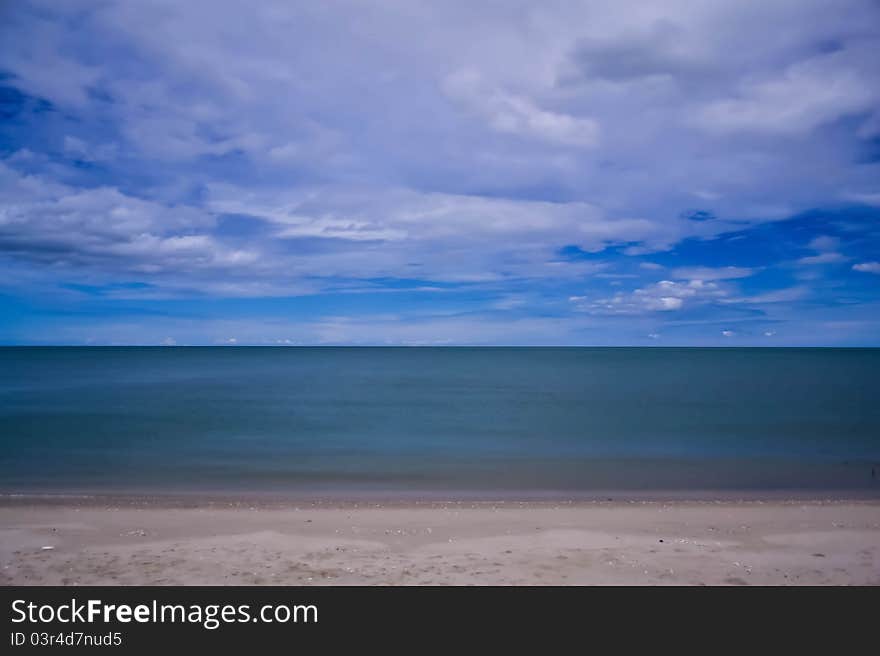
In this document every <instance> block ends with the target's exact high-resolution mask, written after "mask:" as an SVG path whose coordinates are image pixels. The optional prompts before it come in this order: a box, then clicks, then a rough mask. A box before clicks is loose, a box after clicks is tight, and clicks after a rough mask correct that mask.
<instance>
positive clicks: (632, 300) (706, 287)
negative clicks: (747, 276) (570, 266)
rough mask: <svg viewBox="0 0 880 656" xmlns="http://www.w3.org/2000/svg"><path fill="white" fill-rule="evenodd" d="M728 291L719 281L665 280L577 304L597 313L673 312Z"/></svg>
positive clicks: (581, 307)
mask: <svg viewBox="0 0 880 656" xmlns="http://www.w3.org/2000/svg"><path fill="white" fill-rule="evenodd" d="M727 294H728V291H727V290H726V289H724V288H722V287H721V286H720V285H719V284H718V283H715V282H705V281H703V280H690V281H688V282H676V281H673V280H661V281H660V282H658V283H655V284H653V285H648V286H646V287H641V288H639V289H636V290H634V291H632V292H620V293H617V294H615V295H614V296H611V297H609V298H602V299H598V300H596V301H592V302H590V301H587V300H584V301H579V302H578V303H577V308H578V309H580V310H583V311H586V312H590V313H593V314H643V313H645V312H673V311H676V310H680V309H682V308H683V307H684V306H685V303H703V302H711V301H713V300H718V299H723V298H724V297H725V296H727Z"/></svg>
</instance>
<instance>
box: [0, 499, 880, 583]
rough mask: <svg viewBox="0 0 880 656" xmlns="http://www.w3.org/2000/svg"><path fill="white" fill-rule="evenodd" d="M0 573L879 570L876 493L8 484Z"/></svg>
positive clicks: (865, 579)
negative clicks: (480, 492) (306, 497)
mask: <svg viewBox="0 0 880 656" xmlns="http://www.w3.org/2000/svg"><path fill="white" fill-rule="evenodd" d="M196 501H198V502H196ZM0 584H5V585H70V586H73V585H621V584H622V585H756V584H757V585H880V500H865V499H863V500H842V499H821V500H804V499H787V500H779V499H777V500H758V499H753V500H750V501H743V500H734V499H727V500H721V499H715V500H703V501H697V500H679V501H669V500H667V501H659V500H654V501H648V500H612V501H607V500H605V501H601V500H594V501H573V500H571V501H566V500H552V501H551V500H545V501H531V502H529V501H511V500H507V501H485V500H484V501H475V500H470V501H463V500H458V501H453V500H445V501H437V500H433V501H421V502H417V501H405V502H404V501H401V500H397V501H394V502H388V503H382V502H378V501H371V502H370V501H364V500H358V501H353V500H349V501H348V502H340V501H338V500H337V501H327V500H324V501H319V500H313V501H291V500H286V501H284V502H273V503H269V502H265V500H264V502H263V503H257V502H254V501H253V500H251V501H247V500H243V499H238V500H230V499H226V500H222V501H221V500H220V499H217V498H214V499H213V500H211V501H208V500H206V499H204V498H202V499H200V500H194V499H193V498H192V497H190V498H188V499H181V498H179V497H178V498H177V499H176V500H174V501H171V500H170V499H169V497H161V498H160V497H149V498H148V497H133V496H128V497H108V496H92V497H85V498H83V497H77V498H70V497H68V498H57V497H33V496H32V497H28V498H24V497H15V498H9V497H5V498H4V497H0Z"/></svg>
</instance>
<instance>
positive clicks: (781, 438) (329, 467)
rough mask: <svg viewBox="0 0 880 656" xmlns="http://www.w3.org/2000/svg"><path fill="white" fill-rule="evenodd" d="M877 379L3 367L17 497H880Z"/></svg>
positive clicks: (742, 364) (271, 351)
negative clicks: (839, 493)
mask: <svg viewBox="0 0 880 656" xmlns="http://www.w3.org/2000/svg"><path fill="white" fill-rule="evenodd" d="M878 374H880V349H662V348H595V349H593V348H256V347H243V348H228V347H218V348H136V347H132V348H0V491H2V492H5V493H10V492H94V491H106V492H154V493H160V492H161V493H177V492H201V493H231V494H238V493H244V492H251V493H269V494H282V495H284V494H291V495H298V494H307V495H308V494H315V495H343V496H345V495H362V494H367V495H369V494H374V495H384V494H389V495H412V496H422V495H432V494H436V495H441V496H469V495H474V496H484V497H493V496H499V497H500V496H521V497H531V496H542V495H546V496H561V497H578V496H591V495H598V494H603V495H604V494H606V493H608V492H614V493H616V494H626V493H631V494H635V493H639V492H651V491H655V492H656V491H659V492H663V491H666V492H670V493H671V492H676V493H687V492H689V491H702V490H717V491H724V490H727V491H738V492H746V491H774V490H775V491H783V490H784V491H803V492H805V493H810V494H812V493H814V492H820V491H842V492H845V493H847V494H868V495H880V480H878V478H877V477H880V382H878V380H880V378H878ZM872 468H874V470H875V471H874V477H872Z"/></svg>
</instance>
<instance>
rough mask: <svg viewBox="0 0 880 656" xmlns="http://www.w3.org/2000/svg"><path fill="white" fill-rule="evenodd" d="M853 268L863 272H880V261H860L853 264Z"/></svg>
mask: <svg viewBox="0 0 880 656" xmlns="http://www.w3.org/2000/svg"><path fill="white" fill-rule="evenodd" d="M853 270H854V271H861V272H863V273H880V262H859V263H858V264H854V265H853Z"/></svg>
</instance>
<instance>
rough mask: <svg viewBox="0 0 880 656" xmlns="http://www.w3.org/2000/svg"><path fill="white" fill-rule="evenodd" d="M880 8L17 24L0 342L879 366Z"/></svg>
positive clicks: (11, 18) (3, 40)
mask: <svg viewBox="0 0 880 656" xmlns="http://www.w3.org/2000/svg"><path fill="white" fill-rule="evenodd" d="M878 62H880V5H878V4H877V3H876V2H873V1H871V0H833V1H831V0H824V1H819V0H797V1H795V0H767V1H764V2H741V1H730V2H722V1H719V0H712V1H704V2H700V1H697V2H683V1H682V2H679V1H675V0H671V1H668V2H662V3H659V2H620V1H609V0H601V1H595V2H582V3H573V2H552V1H549V2H540V3H537V2H516V1H511V2H458V1H450V2H436V1H435V2H417V1H409V2H402V1H401V2H386V1H376V2H368V3H367V2H345V1H339V2H327V3H315V2H308V3H307V2H289V1H283V2H269V1H259V2H250V3H242V2H226V1H220V0H214V1H212V2H199V1H188V2H179V1H173V2H172V1H153V2H149V3H147V2H117V3H111V2H104V1H89V0H82V1H79V2H50V1H45V2H26V1H21V2H14V3H3V4H2V5H0V271H2V276H0V343H3V344H163V343H164V344H547V345H563V344H571V345H670V346H671V345H724V346H736V345H764V346H798V345H842V346H858V345H875V346H880V63H878Z"/></svg>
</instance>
